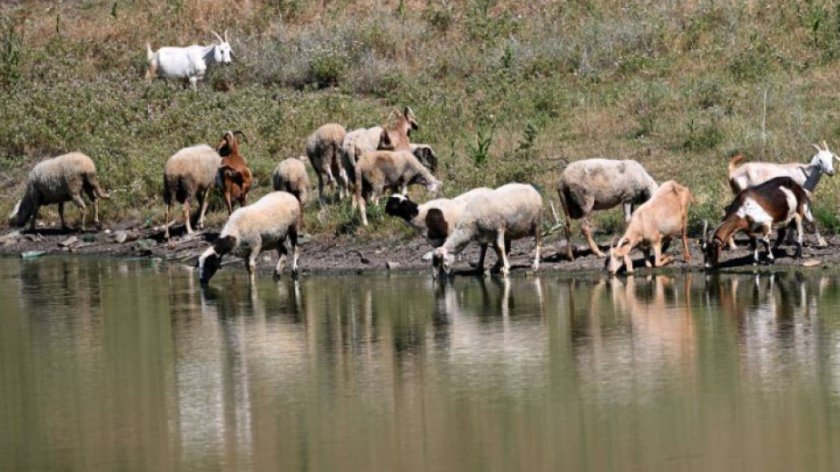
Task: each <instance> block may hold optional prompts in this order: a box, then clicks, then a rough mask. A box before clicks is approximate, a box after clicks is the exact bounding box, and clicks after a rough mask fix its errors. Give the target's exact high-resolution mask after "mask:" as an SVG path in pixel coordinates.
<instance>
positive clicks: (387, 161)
mask: <svg viewBox="0 0 840 472" xmlns="http://www.w3.org/2000/svg"><path fill="white" fill-rule="evenodd" d="M412 184H420V185H424V186H425V187H426V190H428V191H429V192H432V193H437V191H438V189H439V188H440V187H441V185H443V184H442V183H441V182H440V181H439V180H438V179H436V178H435V176H433V175H432V173H431V172H429V170H428V169H426V168H425V167H423V164H420V161H418V160H417V158H416V157H414V154H412V153H410V152H408V151H373V152H368V153H365V154H364V155H363V156H362V158H361V159H360V160H359V162H358V163H357V165H356V192H355V198H354V200H353V207H354V208H355V207H356V206H357V205H358V207H359V212H360V213H361V217H362V225H364V226H367V224H368V222H367V213H366V208H365V200H369V199H371V198H372V199H373V201H374V203H375V204H377V205H378V204H379V196H380V195H382V193H383V192H384V191H385V189H386V188H388V189H391V191H392V192H400V193H402V194H405V193H406V191H407V190H408V186H409V185H412Z"/></svg>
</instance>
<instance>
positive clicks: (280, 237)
mask: <svg viewBox="0 0 840 472" xmlns="http://www.w3.org/2000/svg"><path fill="white" fill-rule="evenodd" d="M300 222H301V208H300V202H298V200H297V198H296V197H295V196H294V195H292V194H290V193H288V192H271V193H269V194H268V195H266V196H264V197H262V198H260V199H259V200H257V201H256V202H255V203H254V204H252V205H250V206H247V207H241V208H239V209H237V210H236V211H234V212H233V214H231V215H230V218H228V221H227V223H225V226H224V228H222V232H221V233H220V234H219V237H218V238H217V239H216V240H215V241H214V242H213V245H212V246H210V247H209V248H207V250H205V251H204V253H203V254H201V256H200V257H199V258H198V262H197V264H196V265H197V267H198V273H199V280H200V282H201V284H202V285H207V284H208V283H209V282H210V278H212V277H213V275H214V274H215V273H216V271H217V270H219V267H220V266H221V262H222V257H224V256H225V254H228V253H231V252H234V251H237V252H240V253H242V255H243V258H244V260H245V268H246V269H247V271H248V276H249V279H250V281H251V284H253V283H254V282H255V281H256V276H255V269H256V265H257V256H259V254H260V252H261V251H264V250H270V249H276V250H277V252H278V254H279V256H280V258H279V260H278V261H277V266H275V268H274V276H275V277H279V276H280V274H281V272H282V270H283V265H284V264H285V262H286V254H288V251H287V249H286V246H285V244H284V243H285V241H286V238H288V239H289V242H290V243H291V246H292V275H293V276H297V273H298V247H297V245H298V241H297V239H298V231H299V229H300Z"/></svg>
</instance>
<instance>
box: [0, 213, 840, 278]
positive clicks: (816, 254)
mask: <svg viewBox="0 0 840 472" xmlns="http://www.w3.org/2000/svg"><path fill="white" fill-rule="evenodd" d="M218 231H219V228H209V229H206V230H205V231H203V232H200V233H196V234H195V235H193V236H191V237H186V236H185V235H184V234H183V227H181V228H175V231H173V238H172V239H171V240H170V241H166V240H165V239H164V237H163V231H162V229H161V228H149V229H146V228H138V227H135V226H132V224H131V223H123V224H118V225H114V226H112V227H111V228H109V229H107V230H103V231H89V232H80V231H73V230H71V231H61V230H59V229H57V228H38V229H36V230H35V231H33V232H30V231H22V230H14V229H8V228H7V229H5V230H2V231H0V256H5V257H11V256H16V257H38V256H40V255H55V254H59V255H60V254H78V255H85V256H103V257H132V258H136V257H145V258H157V259H161V260H164V261H166V262H169V263H175V264H184V265H192V264H194V263H195V260H196V258H197V257H198V255H199V254H201V252H202V251H204V249H205V248H206V247H207V246H208V245H209V242H210V241H212V240H213V239H214V238H215V237H216V236H217V235H218ZM827 241H828V246H827V247H824V248H819V247H816V246H815V245H814V242H813V241H810V240H806V247H805V248H804V250H803V259H802V260H796V259H794V258H792V257H791V256H792V254H793V252H794V248H793V247H782V248H779V249H776V250H775V251H774V254H775V255H776V263H775V264H774V267H779V268H793V267H798V268H803V267H806V266H808V265H810V264H813V265H814V267H815V268H816V269H826V268H835V269H836V268H840V237H837V236H834V237H830V238H827ZM600 243H603V244H604V245H606V244H608V240H607V239H604V240H603V241H600ZM808 243H811V244H808ZM564 244H565V243H564V242H559V243H556V242H550V243H549V244H548V245H547V246H546V247H544V248H543V254H542V262H541V265H540V271H541V272H549V273H550V272H566V273H579V272H603V271H604V259H601V258H598V257H596V256H594V255H592V254H591V253H590V252H589V249H588V248H585V245H583V244H582V242H580V241H579V242H578V244H577V245H576V251H575V252H576V256H577V257H576V259H575V260H574V261H568V260H566V258H565V255H563V254H565V250H564V247H563V245H564ZM430 250H431V246H430V245H429V244H428V243H427V242H426V241H425V240H424V239H422V238H420V237H415V238H410V239H402V238H397V237H393V238H387V239H382V240H365V241H363V240H358V239H356V238H354V237H351V236H342V237H334V236H325V235H314V236H313V235H304V237H303V238H302V239H301V248H300V251H301V252H300V254H301V256H300V266H301V271H302V272H303V273H342V272H355V273H359V272H374V271H379V272H385V271H400V272H408V271H415V272H416V271H427V270H430V266H431V262H429V261H428V260H424V259H423V255H424V254H426V253H427V252H429V251H430ZM681 251H682V250H681V248H680V244H678V243H677V244H672V246H671V249H670V250H669V252H670V253H672V254H677V255H678V258H677V262H675V263H674V264H672V265H670V266H668V267H667V268H665V269H660V270H666V271H674V270H676V271H683V270H700V269H702V256H701V254H700V249H699V247H698V245H697V244H696V240H695V242H694V243H693V244H692V245H691V253H692V260H691V263H689V264H686V263H684V262H683V261H682V254H681ZM532 254H533V240H532V239H530V238H529V239H524V240H520V241H516V242H514V244H513V247H512V252H511V255H510V256H511V265H512V273H513V274H517V273H524V272H527V271H528V270H529V268H530V264H531V257H532ZM477 258H478V247H477V245H475V244H471V245H470V246H469V247H468V248H467V249H466V250H465V251H464V253H462V256H461V257H460V260H459V261H458V262H457V263H456V264H455V272H456V273H457V274H463V275H466V274H470V273H472V272H473V269H472V268H471V266H470V265H469V263H468V261H473V262H474V261H476V260H477ZM226 260H227V262H228V263H233V264H241V263H240V262H239V258H237V257H229V258H227V259H226ZM633 260H634V261H635V263H636V267H637V272H642V271H644V272H648V270H647V269H645V268H644V266H643V264H642V261H641V253H640V252H638V251H636V252H634V255H633ZM276 261H277V253H276V251H270V252H265V253H263V255H262V256H261V257H260V259H259V263H258V268H259V270H260V271H261V272H262V271H269V270H271V269H273V267H274V265H275V264H276ZM494 261H495V254H494V253H493V251H488V261H487V266H488V267H489V266H490V265H491V264H492V263H493V262H494ZM806 262H807V263H806ZM803 264H805V265H803ZM763 267H769V266H763ZM639 268H640V269H641V271H640V270H639ZM721 269H724V270H744V269H746V270H754V269H755V266H753V264H752V257H751V254H750V252H749V250H748V249H747V248H746V246H745V244H742V245H741V247H740V248H739V249H737V250H734V251H726V252H724V257H723V263H722V265H721ZM644 272H642V273H644Z"/></svg>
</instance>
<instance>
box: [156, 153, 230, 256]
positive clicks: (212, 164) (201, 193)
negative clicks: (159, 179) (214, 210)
mask: <svg viewBox="0 0 840 472" xmlns="http://www.w3.org/2000/svg"><path fill="white" fill-rule="evenodd" d="M221 163H222V157H221V156H219V153H218V152H216V150H215V149H213V148H211V147H210V146H208V145H206V144H200V145H197V146H192V147H188V148H184V149H181V150H180V151H178V152H176V153H175V154H173V155H172V157H170V158H169V160H167V161H166V165H165V166H164V170H163V202H164V203H166V217H165V222H164V226H165V227H166V229H165V237H166V239H169V226H170V220H169V214H170V212H171V211H172V202H173V201H177V202H179V203H181V204H183V207H184V222H185V223H186V226H187V234H192V233H193V230H192V226H191V225H190V204H191V202H192V201H193V199H195V198H197V199H198V205H199V212H198V222H197V224H198V227H199V228H203V227H204V214H205V213H206V212H207V203H208V202H209V197H210V190H211V189H212V188H213V185H214V183H215V181H216V177H217V173H218V170H219V166H220V165H221Z"/></svg>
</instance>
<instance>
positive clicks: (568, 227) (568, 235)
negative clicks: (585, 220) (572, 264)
mask: <svg viewBox="0 0 840 472" xmlns="http://www.w3.org/2000/svg"><path fill="white" fill-rule="evenodd" d="M563 210H564V213H566V225H565V226H564V228H563V230H564V232H565V233H566V258H567V259H569V260H570V261H573V260H575V255H574V254H573V251H572V219H571V218H570V217H569V213H568V212H567V211H565V210H566V208H565V206H564V207H563Z"/></svg>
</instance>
